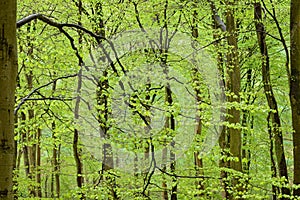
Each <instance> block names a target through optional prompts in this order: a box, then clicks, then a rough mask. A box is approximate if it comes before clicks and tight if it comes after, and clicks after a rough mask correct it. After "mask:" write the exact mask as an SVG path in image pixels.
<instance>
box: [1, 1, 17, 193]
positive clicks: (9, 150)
mask: <svg viewBox="0 0 300 200" xmlns="http://www.w3.org/2000/svg"><path fill="white" fill-rule="evenodd" d="M16 5H17V4H16V1H14V0H12V1H5V0H1V1H0V74H1V75H0V116H1V122H0V132H1V134H0V171H1V173H0V199H12V198H13V190H12V189H13V188H12V174H13V166H14V165H13V162H14V157H15V149H14V148H15V145H14V144H15V142H14V112H13V110H14V103H15V89H16V76H17V40H16Z"/></svg>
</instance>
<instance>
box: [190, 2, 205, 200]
mask: <svg viewBox="0 0 300 200" xmlns="http://www.w3.org/2000/svg"><path fill="white" fill-rule="evenodd" d="M193 7H194V8H197V5H196V2H194V5H193ZM197 20H198V12H197V11H196V10H194V11H193V21H192V23H193V24H192V37H193V38H195V39H197V38H198V36H199V32H198V26H197ZM196 43H197V42H196ZM193 47H194V46H193ZM194 48H195V47H194ZM195 50H196V49H195ZM193 82H194V83H195V88H194V93H195V96H196V105H197V110H196V126H195V135H196V137H198V138H200V136H201V134H202V120H201V109H200V108H199V107H200V104H201V102H202V99H201V90H200V86H201V83H200V73H199V71H198V69H197V68H194V69H193ZM194 165H195V170H196V176H200V175H204V171H203V159H202V158H200V152H199V151H195V152H194ZM202 181H203V180H201V179H199V180H197V181H196V188H197V189H198V190H199V191H200V193H199V194H201V192H203V190H204V185H203V183H202ZM199 194H197V196H199Z"/></svg>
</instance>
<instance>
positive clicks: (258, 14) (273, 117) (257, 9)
mask: <svg viewBox="0 0 300 200" xmlns="http://www.w3.org/2000/svg"><path fill="white" fill-rule="evenodd" d="M254 19H255V25H256V33H257V38H258V44H259V47H260V53H261V55H262V79H263V84H264V92H265V95H266V98H267V102H268V105H269V108H270V109H271V110H272V111H270V112H269V117H270V121H271V123H270V127H269V129H271V135H272V138H273V137H274V141H273V140H271V141H270V142H271V143H273V142H274V143H275V155H276V159H277V165H278V170H279V177H280V178H285V184H288V172H287V165H286V160H285V153H284V145H283V137H282V131H281V122H280V117H279V112H278V106H277V101H276V99H275V96H274V93H273V88H272V84H271V79H270V62H269V54H268V47H267V44H266V39H265V38H266V33H265V27H264V25H263V23H262V22H261V20H262V8H261V4H260V3H255V4H254ZM271 156H272V155H271ZM281 190H282V194H283V195H290V191H289V189H288V188H287V187H282V189H281ZM282 199H287V198H284V197H283V198H282Z"/></svg>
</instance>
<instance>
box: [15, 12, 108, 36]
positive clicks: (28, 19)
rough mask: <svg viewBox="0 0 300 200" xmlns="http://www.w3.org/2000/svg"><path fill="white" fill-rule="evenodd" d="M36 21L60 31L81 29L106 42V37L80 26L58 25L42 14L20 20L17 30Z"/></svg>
mask: <svg viewBox="0 0 300 200" xmlns="http://www.w3.org/2000/svg"><path fill="white" fill-rule="evenodd" d="M35 19H39V20H41V21H42V22H45V23H46V24H48V25H50V26H54V27H56V28H58V29H62V28H64V27H69V28H76V29H79V30H81V31H83V32H85V33H87V34H88V35H90V36H92V37H93V38H96V39H97V40H102V39H104V40H106V38H105V37H103V36H102V35H97V34H95V33H93V32H92V31H90V30H88V29H86V28H84V27H82V26H80V25H78V24H68V23H58V22H55V21H53V20H52V19H50V18H48V17H46V16H45V15H43V14H40V13H37V14H32V15H29V16H27V17H25V18H23V19H21V20H19V21H18V22H17V28H21V27H22V26H24V25H25V24H27V23H29V22H31V21H32V20H35Z"/></svg>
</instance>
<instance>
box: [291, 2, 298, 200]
mask: <svg viewBox="0 0 300 200" xmlns="http://www.w3.org/2000/svg"><path fill="white" fill-rule="evenodd" d="M290 36H291V80H290V81H291V86H290V101H291V107H292V119H293V120H292V121H293V128H294V132H293V153H294V184H295V189H294V195H295V196H298V197H299V196H300V188H299V184H300V114H299V110H300V60H299V58H300V2H299V1H296V0H291V17H290ZM296 186H298V187H296Z"/></svg>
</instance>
